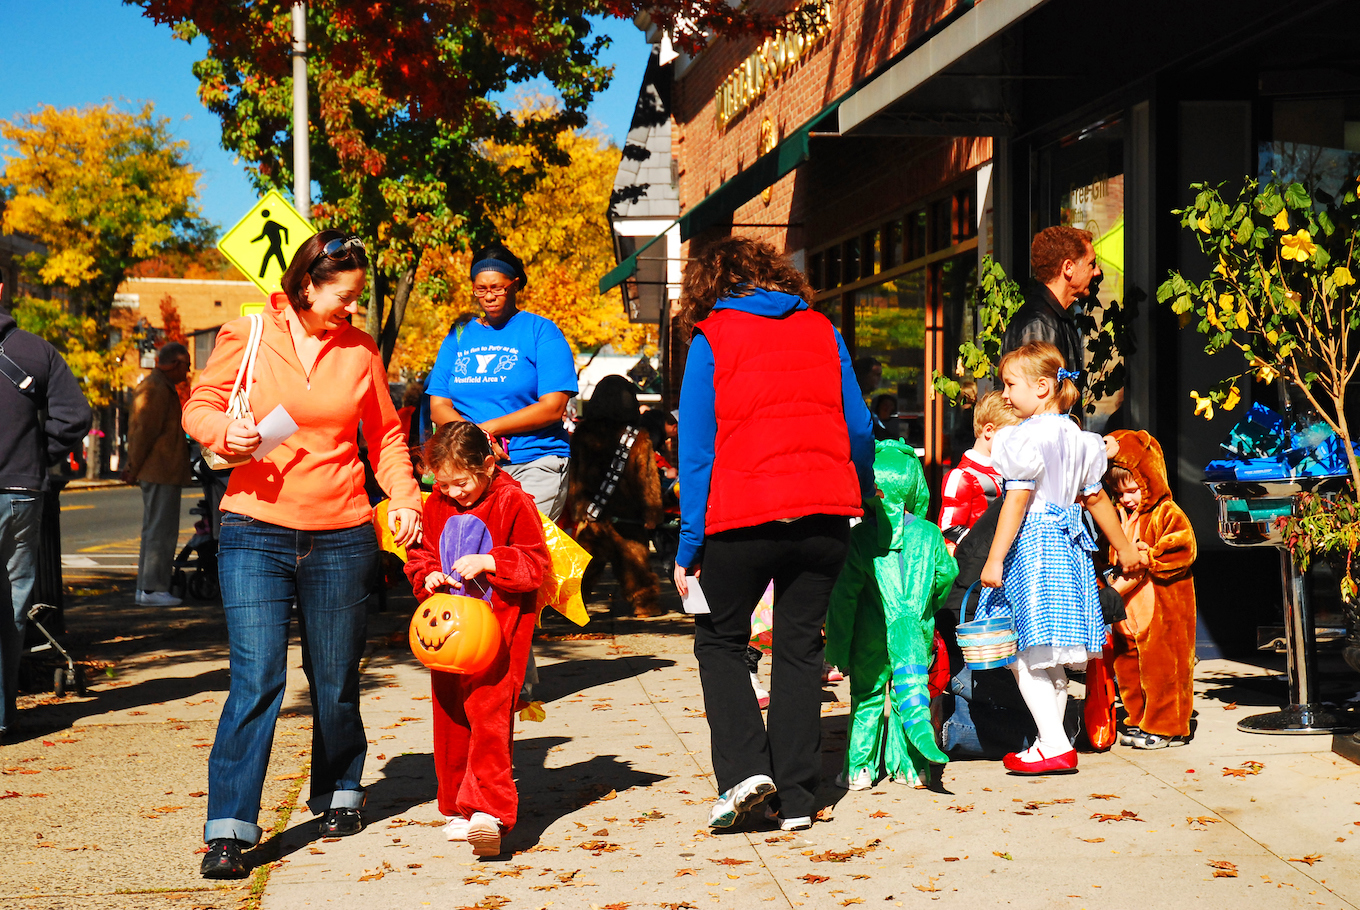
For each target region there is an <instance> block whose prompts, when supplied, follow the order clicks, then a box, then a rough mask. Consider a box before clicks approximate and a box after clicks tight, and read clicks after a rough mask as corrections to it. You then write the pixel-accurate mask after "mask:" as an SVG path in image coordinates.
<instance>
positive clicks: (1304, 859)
mask: <svg viewBox="0 0 1360 910" xmlns="http://www.w3.org/2000/svg"><path fill="white" fill-rule="evenodd" d="M1289 861H1290V862H1291V863H1307V864H1308V865H1310V866H1311V865H1313V863H1318V862H1321V861H1322V854H1321V853H1309V854H1308V855H1307V856H1298V857H1296V856H1291V857H1289Z"/></svg>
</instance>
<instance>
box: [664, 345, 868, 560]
mask: <svg viewBox="0 0 1360 910" xmlns="http://www.w3.org/2000/svg"><path fill="white" fill-rule="evenodd" d="M713 402H714V394H713V348H712V347H711V346H710V345H709V343H708V339H707V338H705V337H704V336H703V335H702V334H696V335H695V336H694V341H693V342H691V343H690V346H689V354H688V356H687V357H686V359H685V379H684V383H683V384H682V385H681V386H680V433H679V436H680V438H679V442H680V545H679V547H678V548H677V549H676V552H675V563H676V565H679V566H683V567H685V568H686V569H689V568H692V567H693V566H694V563H695V561H696V559H697V558H698V555H699V548H700V547H701V546H703V543H704V520H705V517H706V516H707V515H708V484H709V480H710V478H711V477H712V476H713V449H714V443H715V441H716V440H717V438H718V415H717V412H716V411H715V410H714V403H713ZM862 406H863V405H861V407H862Z"/></svg>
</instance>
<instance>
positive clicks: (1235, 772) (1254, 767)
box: [1223, 761, 1266, 778]
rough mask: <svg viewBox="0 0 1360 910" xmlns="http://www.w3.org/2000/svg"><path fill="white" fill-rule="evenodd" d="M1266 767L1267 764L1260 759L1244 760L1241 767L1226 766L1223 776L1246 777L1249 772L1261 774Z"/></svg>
mask: <svg viewBox="0 0 1360 910" xmlns="http://www.w3.org/2000/svg"><path fill="white" fill-rule="evenodd" d="M1265 767H1266V766H1265V765H1263V764H1261V763H1260V762H1258V761H1245V762H1242V767H1240V768H1224V769H1223V776H1224V777H1238V778H1242V777H1246V776H1247V775H1248V774H1260V773H1261V772H1262V771H1263V770H1265Z"/></svg>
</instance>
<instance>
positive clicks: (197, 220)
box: [0, 103, 212, 346]
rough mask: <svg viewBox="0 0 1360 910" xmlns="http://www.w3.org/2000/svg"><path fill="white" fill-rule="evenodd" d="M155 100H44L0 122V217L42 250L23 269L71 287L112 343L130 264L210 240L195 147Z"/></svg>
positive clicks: (81, 308)
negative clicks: (133, 108)
mask: <svg viewBox="0 0 1360 910" xmlns="http://www.w3.org/2000/svg"><path fill="white" fill-rule="evenodd" d="M169 123H170V121H169V120H168V119H166V118H157V117H156V116H155V113H154V110H153V107H152V105H151V104H149V103H148V104H146V105H145V106H143V107H142V109H141V110H140V111H138V112H136V113H129V112H127V111H121V110H118V109H117V108H116V107H114V106H113V105H112V104H107V103H106V104H102V105H90V106H87V107H84V108H66V109H63V110H58V109H57V108H54V107H50V106H44V107H40V108H38V110H36V111H34V112H32V113H29V114H24V115H21V116H20V117H18V118H16V119H14V120H11V121H0V136H3V137H4V139H5V140H7V141H8V143H9V145H10V151H9V153H8V154H6V155H5V156H4V164H5V170H4V174H3V175H0V185H3V186H5V187H7V188H8V189H9V194H8V195H9V199H8V200H7V201H6V203H5V211H4V215H3V217H2V218H0V227H3V229H4V230H5V231H6V232H8V233H13V234H26V235H28V236H30V237H32V238H34V239H35V240H37V241H38V242H39V243H41V244H42V245H43V246H44V247H45V248H46V252H43V253H34V254H31V255H29V256H28V257H26V259H25V261H24V266H25V268H27V269H28V270H30V271H31V272H32V273H34V274H36V275H37V276H38V278H39V279H41V280H42V281H43V282H44V283H45V284H52V285H65V286H66V287H67V288H69V289H70V297H71V300H72V302H73V303H74V304H76V307H77V310H78V312H79V314H80V315H82V316H85V317H89V318H91V319H93V320H95V323H96V342H98V343H103V344H104V345H105V346H106V344H107V340H108V331H109V312H110V310H111V308H112V306H113V295H114V293H115V291H117V289H118V285H119V284H121V283H122V281H123V278H124V277H125V276H126V274H127V271H128V269H130V268H131V267H133V266H134V265H136V264H137V263H139V262H142V261H143V260H146V259H150V258H152V257H154V256H158V255H161V254H164V253H169V252H174V251H183V250H187V249H191V248H195V247H199V248H201V247H202V246H205V245H208V246H210V245H211V244H210V243H208V242H207V241H208V240H209V232H210V230H211V227H212V226H211V225H209V224H208V223H207V222H206V221H205V220H204V219H203V218H202V216H201V215H200V214H199V210H198V206H197V205H196V202H195V200H196V197H197V194H198V177H199V173H198V171H196V170H194V168H193V167H191V166H190V165H189V163H188V161H187V155H188V150H189V145H188V143H187V142H182V141H176V140H174V139H173V138H172V137H171V135H170V131H169Z"/></svg>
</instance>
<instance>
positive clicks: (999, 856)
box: [992, 850, 1015, 863]
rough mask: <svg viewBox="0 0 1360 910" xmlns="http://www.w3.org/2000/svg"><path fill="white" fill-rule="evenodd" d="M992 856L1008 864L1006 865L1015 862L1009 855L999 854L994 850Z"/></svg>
mask: <svg viewBox="0 0 1360 910" xmlns="http://www.w3.org/2000/svg"><path fill="white" fill-rule="evenodd" d="M992 856H995V857H997V858H999V859H1004V860H1005V861H1006V862H1008V863H1009V862H1014V860H1015V857H1013V856H1011V855H1010V854H1009V853H999V852H997V851H996V850H993V851H992Z"/></svg>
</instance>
